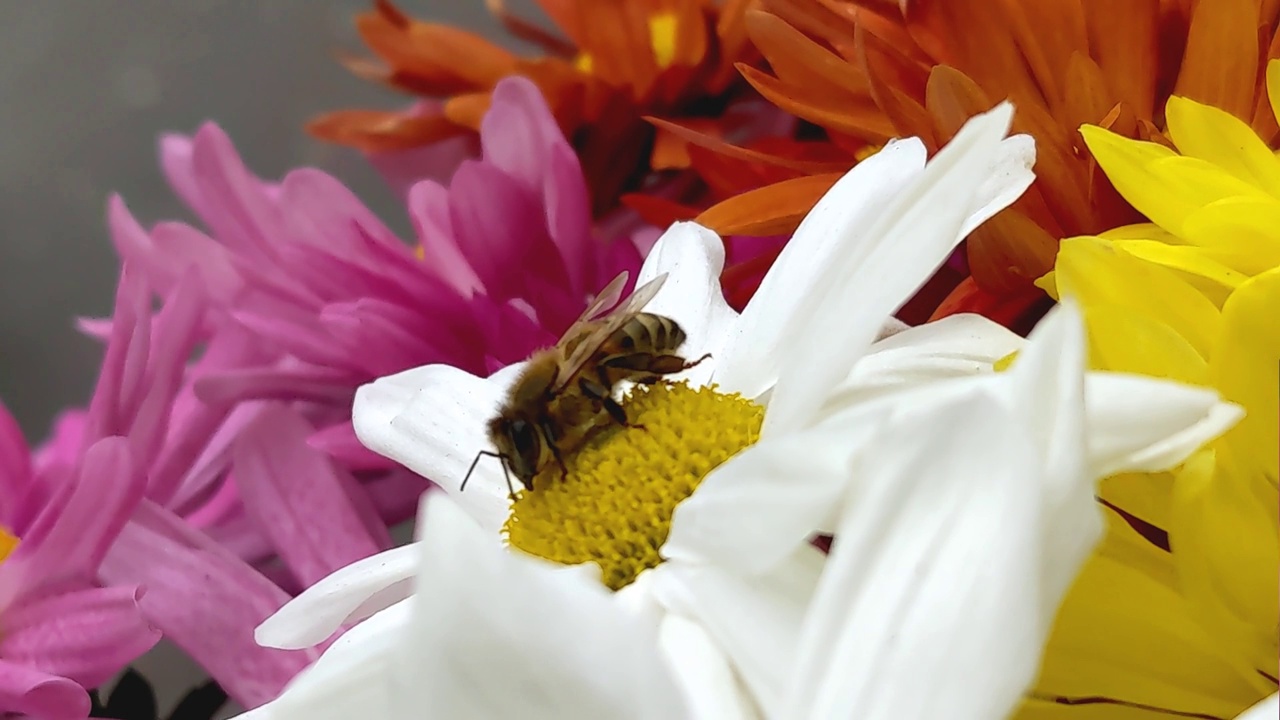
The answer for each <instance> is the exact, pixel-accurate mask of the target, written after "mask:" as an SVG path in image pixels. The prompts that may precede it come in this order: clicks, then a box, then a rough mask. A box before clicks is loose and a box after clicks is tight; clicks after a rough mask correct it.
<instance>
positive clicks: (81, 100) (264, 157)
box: [0, 0, 530, 717]
mask: <svg viewBox="0 0 1280 720" xmlns="http://www.w3.org/2000/svg"><path fill="white" fill-rule="evenodd" d="M398 4H399V5H400V7H401V8H403V9H404V10H405V11H407V12H409V13H410V14H412V15H414V16H417V17H421V18H427V17H431V18H434V19H437V20H443V21H448V22H452V23H456V24H460V25H465V26H468V27H471V28H474V29H476V30H478V31H479V32H482V33H484V34H486V35H489V36H490V37H495V38H497V37H500V33H499V28H498V26H497V24H496V23H495V22H493V21H492V20H491V19H490V18H489V17H488V15H487V13H486V12H485V10H484V3H483V1H482V0H401V1H400V2H399V3H398ZM371 5H372V0H368V1H365V0H328V2H314V1H313V0H181V1H175V0H92V1H90V0H42V1H41V2H22V1H20V0H0V398H2V399H3V400H4V402H5V404H6V405H7V406H8V407H9V409H10V411H11V412H13V413H14V414H15V415H16V417H17V419H18V421H19V422H20V423H21V425H22V427H23V429H24V431H25V432H26V433H27V436H28V439H29V440H31V441H32V442H38V441H39V440H40V439H41V438H42V437H43V436H44V435H45V433H46V432H47V430H48V427H49V422H50V420H51V419H52V417H53V416H54V415H55V414H56V413H57V411H58V410H59V409H60V408H62V407H65V406H68V405H75V404H82V403H84V402H86V401H87V399H88V397H89V394H90V392H91V390H92V384H93V379H94V374H95V372H96V370H97V365H98V362H99V361H100V358H101V352H100V348H99V346H98V345H97V344H96V343H94V342H92V341H90V340H88V339H86V338H84V337H82V336H80V335H79V334H78V333H77V332H76V331H75V329H74V325H73V319H74V318H75V317H76V316H77V315H88V316H101V315H105V314H106V313H108V312H109V311H110V308H111V304H112V297H113V291H114V285H115V280H116V273H117V270H118V265H117V260H116V258H115V256H114V254H113V251H112V249H111V245H110V241H109V238H108V235H107V231H106V227H105V223H104V219H103V214H104V207H105V202H106V198H107V196H108V195H109V194H110V193H112V192H118V193H120V194H121V195H123V196H124V198H125V201H126V202H127V203H128V205H129V207H130V209H131V210H132V211H133V213H134V214H135V216H137V217H138V219H139V220H140V221H141V222H142V223H143V224H144V225H148V226H149V225H150V224H152V223H154V222H155V221H157V220H160V219H164V218H189V217H190V216H189V214H188V213H186V211H185V210H184V209H183V208H182V207H181V205H180V203H179V202H178V201H177V199H176V198H175V197H174V195H173V194H172V193H170V191H169V189H168V187H167V186H166V184H165V181H164V178H163V176H162V175H161V173H160V170H159V167H158V164H157V159H156V139H157V136H158V135H159V133H161V132H164V131H180V132H190V131H192V130H194V129H195V128H196V127H197V126H198V125H199V124H200V123H201V122H203V121H205V120H214V121H216V122H218V123H220V124H221V125H222V127H223V128H224V129H225V130H226V131H227V132H228V133H229V134H230V135H231V137H232V139H233V140H234V142H235V143H236V145H237V147H238V148H239V150H240V152H241V154H242V155H243V156H244V158H245V160H246V162H247V163H248V165H249V166H250V168H251V169H252V170H254V171H255V172H256V173H257V174H259V175H261V176H264V177H269V178H276V177H279V176H280V175H282V174H284V173H285V172H286V171H287V170H289V169H290V168H293V167H296V166H299V165H312V166H318V167H321V168H323V169H325V170H327V171H329V172H331V173H333V174H335V175H337V176H338V177H339V178H340V179H342V180H344V181H345V182H347V183H348V184H349V185H350V186H351V187H352V188H353V189H354V190H355V192H356V193H357V194H358V195H359V196H361V197H362V198H364V199H365V201H366V202H367V203H368V204H369V205H370V206H371V207H372V208H373V209H374V211H375V212H377V213H378V214H379V215H380V216H382V217H383V219H384V220H386V221H388V222H389V223H390V224H391V225H392V227H395V228H405V227H407V226H408V223H407V222H406V221H405V219H404V216H403V212H402V210H401V209H400V208H399V206H398V203H396V202H395V201H394V199H393V197H392V195H391V193H390V192H389V191H388V190H387V189H386V188H385V187H384V186H383V185H382V184H381V181H380V180H379V179H378V178H377V176H376V175H375V174H374V173H373V172H372V171H371V170H370V169H369V168H368V167H367V166H366V165H365V164H364V162H363V160H362V159H361V158H360V157H359V156H358V155H357V154H356V153H355V152H353V151H350V150H346V149H344V148H337V147H333V146H329V145H325V144H322V143H320V142H318V141H315V140H312V139H311V138H310V137H308V136H306V135H305V134H303V132H302V125H303V123H304V122H305V121H306V120H307V119H308V118H309V117H311V116H313V115H314V114H316V113H318V112H321V111H325V110H332V109H337V108H341V107H387V108H390V107H396V106H397V105H398V104H399V103H402V102H404V100H402V99H400V97H399V96H396V95H394V94H393V93H391V92H390V91H386V90H383V89H381V88H377V87H373V86H371V85H369V84H367V83H365V82H362V81H359V80H357V79H355V78H353V77H351V76H350V75H348V74H347V73H346V71H345V70H343V69H342V68H341V67H340V66H339V65H338V64H337V63H336V62H335V61H334V60H333V53H334V51H335V50H338V49H340V48H342V49H347V50H358V49H360V47H361V46H360V44H359V41H358V39H357V37H356V34H355V32H354V30H353V25H352V18H353V16H354V15H355V13H357V12H359V11H361V10H364V9H367V8H368V7H370V6H371ZM512 5H513V6H514V7H517V8H527V7H528V6H529V5H530V3H529V2H528V1H527V0H526V1H525V2H515V3H512ZM142 670H143V672H144V674H145V675H147V676H148V677H149V678H150V679H152V680H153V681H154V682H155V683H156V684H157V690H158V691H159V692H160V695H161V708H162V717H163V714H164V713H165V712H167V708H170V707H172V704H173V703H174V702H175V701H176V699H177V697H179V696H180V695H181V694H182V693H184V692H185V691H186V689H187V688H188V687H189V686H190V685H191V684H193V683H195V682H196V681H197V680H198V679H199V675H200V674H199V671H198V670H197V669H196V668H195V667H194V665H192V664H191V663H190V662H189V661H186V660H185V658H182V657H180V656H179V655H178V654H177V653H176V651H174V650H172V649H171V648H161V649H160V650H158V651H157V652H156V653H153V655H152V656H151V657H149V658H146V659H145V662H144V663H143V665H142Z"/></svg>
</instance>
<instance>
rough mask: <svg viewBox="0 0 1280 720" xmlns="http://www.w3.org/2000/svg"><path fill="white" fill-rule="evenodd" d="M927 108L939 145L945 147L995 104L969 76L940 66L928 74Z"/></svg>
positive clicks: (925, 102)
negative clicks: (970, 120) (965, 127)
mask: <svg viewBox="0 0 1280 720" xmlns="http://www.w3.org/2000/svg"><path fill="white" fill-rule="evenodd" d="M924 106H925V108H926V109H927V110H928V111H929V115H930V116H931V117H932V118H933V127H934V132H935V133H936V135H937V138H938V143H939V144H946V143H947V142H950V140H951V138H952V137H953V136H954V135H955V134H956V133H957V132H959V130H960V127H961V126H963V125H964V124H965V122H967V121H968V120H969V118H971V117H973V116H974V115H977V114H978V113H981V112H986V111H987V110H990V109H991V108H992V107H994V106H995V103H994V102H992V101H991V100H990V98H988V97H987V95H986V93H984V92H982V88H980V87H978V84H977V83H975V82H974V81H973V80H972V79H970V78H969V76H968V75H965V74H964V73H962V72H960V71H959V70H956V69H955V68H952V67H947V66H946V65H938V66H937V67H935V68H934V69H933V71H932V72H930V73H929V84H928V85H927V86H926V87H925V91H924Z"/></svg>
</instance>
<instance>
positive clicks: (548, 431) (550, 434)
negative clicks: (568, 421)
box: [542, 423, 569, 480]
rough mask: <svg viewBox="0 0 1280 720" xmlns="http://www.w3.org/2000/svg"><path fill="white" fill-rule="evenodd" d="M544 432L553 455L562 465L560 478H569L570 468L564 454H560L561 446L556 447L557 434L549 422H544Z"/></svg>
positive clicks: (557, 462) (558, 463)
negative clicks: (566, 464) (565, 461)
mask: <svg viewBox="0 0 1280 720" xmlns="http://www.w3.org/2000/svg"><path fill="white" fill-rule="evenodd" d="M542 434H543V435H545V436H546V438H547V447H548V448H549V449H550V450H551V457H553V458H555V461H556V464H557V465H559V466H560V479H561V480H565V479H567V478H568V477H569V468H568V467H566V466H565V464H564V456H563V455H561V454H560V448H558V447H556V442H555V439H556V434H555V432H554V431H553V429H552V427H551V425H550V424H549V423H543V424H542Z"/></svg>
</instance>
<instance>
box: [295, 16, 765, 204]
mask: <svg viewBox="0 0 1280 720" xmlns="http://www.w3.org/2000/svg"><path fill="white" fill-rule="evenodd" d="M487 2H488V5H489V9H490V11H491V12H493V14H494V15H495V16H497V18H498V19H499V20H500V21H502V23H503V24H504V25H505V26H506V28H507V29H508V30H509V31H511V32H512V33H513V34H514V35H516V36H517V37H520V38H522V39H524V40H527V41H531V42H533V43H535V44H537V45H539V46H540V47H541V48H543V50H544V51H545V55H543V56H540V57H534V58H525V57H520V56H518V55H515V54H513V53H511V52H509V51H507V50H504V49H503V48H501V47H498V46H497V45H494V44H493V43H490V42H488V41H487V40H484V39H483V38H480V37H479V36H477V35H474V34H472V33H468V32H466V31H463V30H460V29H458V28H453V27H449V26H447V25H440V24H436V23H428V22H421V21H418V20H414V19H412V18H410V17H408V16H407V15H405V14H404V13H402V12H401V11H400V10H398V9H397V8H396V7H395V6H394V5H392V4H391V2H390V1H389V0H377V2H376V3H375V9H374V10H373V11H371V12H367V13H364V14H362V15H360V16H359V17H358V18H357V20H356V25H357V28H358V30H359V32H360V35H361V37H363V39H364V41H365V43H366V44H367V45H368V46H369V49H370V50H371V51H372V52H373V53H374V54H375V55H376V56H377V58H378V61H380V62H378V61H371V60H365V59H360V60H348V61H347V62H346V64H347V66H348V67H349V68H350V69H351V70H352V71H354V72H355V73H356V74H358V75H361V76H364V77H367V78H371V79H375V80H378V81H380V82H383V83H386V84H387V85H389V86H391V87H393V88H395V89H398V90H401V91H404V92H407V93H412V94H414V95H418V96H422V97H426V98H443V99H444V102H443V103H442V104H441V105H440V106H439V107H438V108H437V109H435V110H430V111H425V112H423V111H409V112H389V111H377V110H344V111H338V112H334V113H330V114H328V115H325V116H322V117H320V118H318V119H316V120H315V121H313V122H312V123H311V124H310V126H309V128H308V129H309V130H310V131H311V132H312V133H313V134H315V135H316V136H318V137H320V138H323V139H325V140H330V141H332V142H336V143H340V144H343V145H350V146H353V147H356V148H359V149H361V150H364V151H366V152H380V151H387V150H401V149H407V148H412V147H419V146H422V145H427V144H430V143H433V142H436V141H438V140H441V139H444V138H447V137H451V136H454V135H458V134H462V133H474V132H476V131H477V130H478V129H479V125H480V119H481V117H483V115H484V112H485V110H486V109H487V108H488V105H489V91H490V90H491V89H492V88H493V86H494V85H495V84H496V83H497V82H498V81H499V80H501V79H502V78H504V77H506V76H508V75H524V76H526V77H528V78H530V79H531V80H533V81H534V82H535V83H536V84H537V85H538V87H539V88H541V90H542V92H543V95H544V96H545V97H546V99H547V103H548V105H550V107H551V110H552V112H553V113H554V114H555V116H556V119H557V120H558V121H559V123H560V126H561V128H562V129H563V130H564V132H565V135H566V136H568V137H569V138H570V139H571V140H572V142H573V144H574V146H575V148H576V150H577V151H578V155H579V157H580V158H581V160H582V163H583V165H584V169H585V171H586V173H587V177H588V179H589V181H590V184H591V188H592V192H593V200H594V204H595V206H596V210H597V212H600V211H603V210H606V209H608V208H610V207H612V206H614V205H616V203H617V202H618V198H619V195H620V194H621V192H622V191H623V190H625V189H626V188H628V187H632V186H638V184H639V182H640V181H642V180H643V179H644V177H645V176H646V175H647V173H648V172H649V171H650V170H668V169H683V168H686V167H688V165H689V162H690V160H689V154H688V151H687V147H686V143H685V141H684V140H683V139H681V138H680V137H679V136H677V135H675V134H672V133H669V132H665V131H662V130H655V128H654V126H652V125H650V124H649V123H647V122H645V120H644V119H643V117H644V116H645V115H654V116H657V117H659V118H667V119H680V120H681V121H682V122H684V123H685V124H687V125H689V126H691V127H695V128H697V129H698V130H699V131H702V132H705V133H708V134H710V135H712V136H717V135H720V134H722V133H725V132H728V131H730V130H731V128H729V127H726V125H728V124H729V123H731V122H733V120H731V119H729V118H726V117H724V114H725V110H726V107H727V105H728V101H729V100H730V99H732V96H733V94H734V93H735V92H742V91H745V92H748V93H750V88H748V87H747V86H746V84H745V83H743V82H742V79H741V77H740V76H739V75H738V73H737V71H736V70H735V69H734V64H735V63H737V62H749V61H751V60H754V59H756V58H758V54H757V53H756V52H755V50H754V49H753V48H752V46H751V43H750V42H749V40H748V39H747V36H746V29H745V27H744V26H743V13H744V11H745V9H746V8H747V6H748V4H749V3H751V2H753V0H726V1H725V2H723V3H721V2H717V0H538V5H539V6H541V8H542V9H543V11H545V12H546V14H547V15H548V16H549V17H550V18H551V19H552V21H553V22H554V23H555V24H556V25H557V26H558V27H559V29H560V31H562V32H563V33H564V36H565V37H564V38H561V37H558V36H556V35H554V34H552V33H551V32H549V31H547V30H544V29H542V28H539V27H537V26H535V25H533V24H531V23H529V22H527V21H525V20H521V19H519V18H517V17H514V16H512V15H511V14H509V13H508V12H507V11H506V10H505V9H504V8H503V5H502V2H501V0H487Z"/></svg>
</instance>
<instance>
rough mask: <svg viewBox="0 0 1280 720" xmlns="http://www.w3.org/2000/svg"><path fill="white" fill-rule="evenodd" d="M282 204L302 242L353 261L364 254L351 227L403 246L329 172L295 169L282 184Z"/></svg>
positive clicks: (292, 228)
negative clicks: (362, 229)
mask: <svg viewBox="0 0 1280 720" xmlns="http://www.w3.org/2000/svg"><path fill="white" fill-rule="evenodd" d="M280 203H281V204H282V205H283V206H284V207H286V208H288V210H289V212H288V216H287V221H288V222H289V223H290V226H291V230H292V231H293V235H294V236H295V237H298V238H300V239H301V240H302V241H303V242H302V243H300V244H303V245H313V246H316V247H320V248H325V249H327V250H328V251H330V252H333V253H335V254H336V255H338V256H340V257H344V258H348V259H350V260H359V259H360V258H361V257H362V255H363V252H362V251H363V247H362V243H361V242H359V240H358V239H357V238H356V235H355V233H353V232H352V228H354V227H356V226H359V227H362V228H364V230H365V232H366V233H367V234H368V235H369V237H371V238H374V239H376V240H377V241H378V242H382V243H387V244H394V245H396V246H398V247H403V246H404V245H403V243H401V241H400V239H399V238H397V237H396V236H395V233H393V232H391V230H390V229H389V228H388V227H387V226H386V225H384V224H383V223H382V221H381V220H379V219H378V216H377V215H374V214H373V212H372V211H371V210H369V208H367V207H365V205H364V203H362V202H360V200H359V198H357V197H356V196H355V195H354V194H353V193H352V192H351V191H350V190H348V189H347V187H346V186H345V185H343V184H342V183H341V182H339V181H338V180H336V179H334V178H333V177H332V176H330V175H328V174H327V173H324V172H321V171H319V170H315V169H312V168H302V169H300V170H294V171H293V172H290V173H289V174H288V175H286V176H285V178H284V181H283V182H282V183H281V184H280Z"/></svg>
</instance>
